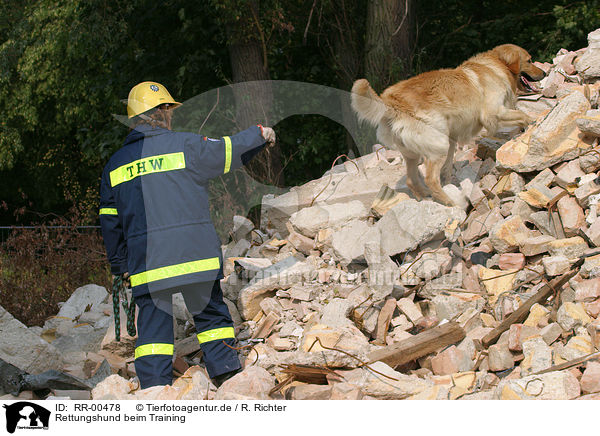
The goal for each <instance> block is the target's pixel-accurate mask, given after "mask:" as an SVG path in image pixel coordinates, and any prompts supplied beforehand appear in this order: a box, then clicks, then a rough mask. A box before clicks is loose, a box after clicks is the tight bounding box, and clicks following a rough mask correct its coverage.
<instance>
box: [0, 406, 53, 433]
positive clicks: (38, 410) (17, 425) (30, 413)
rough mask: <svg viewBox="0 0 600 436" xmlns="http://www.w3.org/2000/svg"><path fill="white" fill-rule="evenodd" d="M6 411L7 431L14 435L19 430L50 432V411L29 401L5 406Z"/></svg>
mask: <svg viewBox="0 0 600 436" xmlns="http://www.w3.org/2000/svg"><path fill="white" fill-rule="evenodd" d="M2 407H4V408H5V409H6V431H8V432H9V433H14V432H15V430H16V429H19V430H48V423H49V422H50V411H49V410H47V409H45V408H43V407H42V406H38V405H37V404H35V403H30V402H28V401H19V402H17V403H13V404H11V405H8V406H7V405H6V404H4V405H3V406H2Z"/></svg>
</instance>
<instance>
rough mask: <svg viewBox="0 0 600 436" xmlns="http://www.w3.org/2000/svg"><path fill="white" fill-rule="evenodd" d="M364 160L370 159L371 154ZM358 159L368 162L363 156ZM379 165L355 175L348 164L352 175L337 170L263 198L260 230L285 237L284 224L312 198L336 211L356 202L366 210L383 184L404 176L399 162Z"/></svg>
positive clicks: (343, 169)
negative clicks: (266, 229) (271, 228)
mask: <svg viewBox="0 0 600 436" xmlns="http://www.w3.org/2000/svg"><path fill="white" fill-rule="evenodd" d="M367 156H372V157H374V156H375V153H371V154H370V155H367ZM362 158H367V159H368V157H366V156H363V157H362ZM362 158H361V159H362ZM380 162H381V166H379V165H377V166H375V167H371V168H364V169H362V170H361V171H360V172H359V173H356V172H355V168H356V167H354V165H353V164H350V165H351V167H350V170H351V171H352V172H348V171H346V170H345V167H344V166H340V169H341V170H342V171H341V172H334V173H333V174H331V175H330V174H326V175H324V176H323V177H321V178H320V179H316V180H311V181H310V182H308V183H305V184H304V185H302V186H296V187H293V188H291V189H290V190H289V191H288V192H286V193H284V194H282V195H278V196H276V197H275V196H273V195H272V194H269V195H265V196H264V197H263V198H262V204H261V226H260V227H261V228H266V227H267V223H269V224H270V226H272V227H273V228H274V229H276V230H277V231H278V232H280V233H281V234H282V235H285V234H286V233H287V229H286V226H285V224H286V223H287V222H288V221H289V218H290V216H291V215H292V214H293V213H294V212H297V211H299V210H302V209H304V208H307V207H310V206H311V203H312V202H313V200H315V198H316V199H317V200H318V201H319V204H324V203H325V204H327V205H336V206H337V207H339V208H343V207H344V206H343V205H344V204H346V203H348V202H350V201H354V200H358V201H360V202H362V204H363V205H364V206H365V207H366V208H370V206H371V204H372V203H373V200H374V199H375V198H376V197H377V194H378V193H379V191H380V190H381V187H382V186H383V185H384V184H388V183H390V181H394V183H396V181H397V180H398V178H399V177H402V174H405V168H404V167H405V166H404V164H402V162H401V161H398V164H394V165H391V164H389V163H388V162H387V160H386V161H385V162H383V159H380ZM352 168H354V169H352ZM317 196H318V197H317ZM386 215H387V214H386Z"/></svg>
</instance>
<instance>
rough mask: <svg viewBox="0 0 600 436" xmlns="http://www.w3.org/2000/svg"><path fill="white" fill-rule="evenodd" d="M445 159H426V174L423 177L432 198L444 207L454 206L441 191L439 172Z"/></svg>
mask: <svg viewBox="0 0 600 436" xmlns="http://www.w3.org/2000/svg"><path fill="white" fill-rule="evenodd" d="M444 162H445V159H444V158H443V157H440V158H437V159H436V158H426V160H425V170H426V171H427V174H426V176H425V183H426V184H427V186H428V187H429V189H430V190H431V195H432V196H433V198H434V199H435V200H437V201H439V202H440V203H442V204H444V205H446V206H454V202H453V201H452V200H451V199H450V197H448V195H447V194H446V193H445V192H444V190H443V189H442V185H441V183H440V172H441V170H442V167H443V166H444Z"/></svg>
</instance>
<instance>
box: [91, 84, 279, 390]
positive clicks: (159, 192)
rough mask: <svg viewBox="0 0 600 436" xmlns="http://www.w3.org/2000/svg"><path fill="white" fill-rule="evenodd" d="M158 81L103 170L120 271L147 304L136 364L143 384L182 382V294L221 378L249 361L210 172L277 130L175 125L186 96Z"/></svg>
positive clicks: (137, 95)
mask: <svg viewBox="0 0 600 436" xmlns="http://www.w3.org/2000/svg"><path fill="white" fill-rule="evenodd" d="M180 105H181V103H178V102H177V101H175V100H174V99H173V97H171V95H170V94H169V92H168V91H167V89H166V88H165V87H164V86H162V85H161V84H159V83H156V82H143V83H140V84H138V85H136V86H134V87H133V88H132V89H131V91H130V93H129V97H128V101H127V115H128V117H129V118H130V119H131V118H133V121H134V125H135V127H134V129H133V130H131V132H130V133H129V134H128V136H127V137H126V139H125V142H124V144H123V147H122V148H121V149H119V150H118V151H117V152H116V153H115V154H113V155H112V156H111V158H110V160H109V161H108V163H107V165H106V167H105V168H104V171H103V173H102V179H101V186H100V223H101V226H102V236H103V238H104V244H105V246H106V251H107V255H108V259H109V261H110V265H111V271H112V273H113V274H114V275H119V274H120V275H123V277H124V278H126V279H128V280H129V281H130V284H131V287H132V291H133V296H134V298H135V303H136V306H137V308H138V319H137V329H138V339H137V342H136V349H135V369H136V373H137V375H138V378H139V380H140V384H141V388H142V389H145V388H148V387H150V386H155V385H165V384H170V383H172V370H173V367H172V358H173V342H174V335H173V318H172V316H173V315H172V303H171V302H172V300H171V298H172V295H173V294H174V293H176V292H181V293H182V294H183V297H184V299H185V303H186V306H187V308H188V310H189V311H190V312H191V313H192V315H193V318H194V324H195V327H196V331H197V333H198V334H197V336H198V341H199V343H200V347H201V349H202V351H203V355H204V362H205V364H206V369H207V371H208V374H209V376H210V377H211V378H212V379H213V382H214V383H215V384H216V385H220V384H221V383H222V382H223V381H224V380H226V379H228V378H229V377H231V376H233V375H234V374H236V373H237V372H239V371H240V368H241V366H240V361H239V358H238V356H237V352H236V351H235V350H234V349H232V348H230V347H233V346H234V341H235V338H234V330H233V322H232V320H231V315H230V313H229V310H228V308H227V306H226V305H225V303H224V301H223V294H222V291H221V287H220V282H219V280H220V279H221V278H223V273H222V266H223V259H222V254H221V242H220V241H219V238H218V236H217V233H216V231H215V228H214V226H213V224H212V221H211V219H210V214H209V207H208V192H207V186H208V180H209V179H211V178H214V177H217V176H219V175H221V174H226V173H228V172H229V171H231V170H234V169H236V168H239V167H241V166H242V165H244V164H246V163H247V162H248V161H249V160H250V159H251V158H252V157H253V156H254V155H256V154H257V153H258V152H259V151H260V150H262V148H263V147H264V145H265V144H266V143H270V144H273V143H274V142H275V132H274V131H273V129H271V128H268V127H262V126H260V125H257V126H253V127H250V128H249V129H247V130H244V131H242V132H240V133H238V134H236V135H233V136H231V137H229V136H225V137H223V138H220V139H211V138H207V137H203V136H200V135H196V134H193V133H183V132H174V131H172V130H171V117H172V111H173V109H175V108H176V107H178V106H180Z"/></svg>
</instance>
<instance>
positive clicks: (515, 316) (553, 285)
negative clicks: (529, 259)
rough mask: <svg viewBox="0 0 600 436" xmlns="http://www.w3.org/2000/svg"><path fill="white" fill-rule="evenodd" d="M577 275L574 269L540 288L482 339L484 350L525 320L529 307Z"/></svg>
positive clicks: (546, 297) (544, 298) (541, 300)
mask: <svg viewBox="0 0 600 436" xmlns="http://www.w3.org/2000/svg"><path fill="white" fill-rule="evenodd" d="M575 274H577V269H576V268H574V269H572V270H571V271H569V272H568V273H565V274H563V275H562V276H560V277H556V278H555V279H554V280H552V281H550V283H548V284H546V285H544V286H542V289H540V290H539V291H538V292H537V294H535V295H534V296H533V297H531V298H530V299H529V300H527V301H526V302H525V303H523V304H522V305H521V306H520V307H519V308H518V309H517V310H515V311H514V312H513V313H511V314H510V315H509V316H508V318H506V319H505V320H504V321H502V322H501V323H500V325H499V326H498V327H496V328H495V329H494V330H492V331H491V332H489V333H488V334H487V335H485V336H484V337H483V339H482V340H481V343H482V344H483V346H484V347H485V348H487V347H489V346H490V345H492V344H493V343H495V342H496V341H497V340H498V338H499V337H500V335H501V334H502V333H504V332H505V331H506V330H508V329H509V328H510V326H511V325H513V324H516V323H519V322H521V321H523V320H524V319H525V318H527V315H529V311H530V310H531V306H533V305H534V304H535V303H542V302H544V301H546V300H547V299H548V297H549V296H550V295H551V294H552V293H553V292H554V290H559V289H560V288H562V287H563V285H564V284H565V283H567V282H568V281H569V280H570V279H571V277H573V276H574V275H575Z"/></svg>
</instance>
